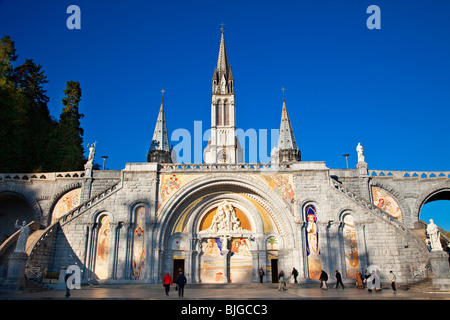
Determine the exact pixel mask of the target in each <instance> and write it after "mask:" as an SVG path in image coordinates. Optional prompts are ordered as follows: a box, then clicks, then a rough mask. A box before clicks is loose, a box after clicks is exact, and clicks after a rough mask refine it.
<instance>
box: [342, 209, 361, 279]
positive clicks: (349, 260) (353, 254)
mask: <svg viewBox="0 0 450 320" xmlns="http://www.w3.org/2000/svg"><path fill="white" fill-rule="evenodd" d="M342 238H343V240H344V256H345V257H344V258H345V270H346V277H347V279H356V273H357V272H358V271H359V257H358V245H357V242H356V228H355V222H354V219H353V216H352V215H351V214H346V215H345V216H344V218H343V227H342Z"/></svg>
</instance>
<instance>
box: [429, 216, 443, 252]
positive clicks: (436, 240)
mask: <svg viewBox="0 0 450 320" xmlns="http://www.w3.org/2000/svg"><path fill="white" fill-rule="evenodd" d="M427 233H428V236H429V237H430V244H431V251H441V250H442V245H441V240H440V238H441V232H440V231H439V228H438V226H437V225H436V224H435V223H434V222H433V219H430V224H429V225H428V226H427Z"/></svg>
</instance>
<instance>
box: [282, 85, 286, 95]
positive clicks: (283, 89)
mask: <svg viewBox="0 0 450 320" xmlns="http://www.w3.org/2000/svg"><path fill="white" fill-rule="evenodd" d="M285 90H286V89H285V88H284V86H283V87H282V88H281V91H283V98H284V91H285Z"/></svg>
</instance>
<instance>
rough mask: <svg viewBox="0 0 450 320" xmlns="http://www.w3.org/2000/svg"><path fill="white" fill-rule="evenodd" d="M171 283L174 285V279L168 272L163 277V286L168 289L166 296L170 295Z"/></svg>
mask: <svg viewBox="0 0 450 320" xmlns="http://www.w3.org/2000/svg"><path fill="white" fill-rule="evenodd" d="M171 285H173V280H172V277H171V276H170V274H169V273H168V272H167V273H166V275H165V276H164V278H163V286H164V289H165V291H166V296H168V295H169V291H170V286H171Z"/></svg>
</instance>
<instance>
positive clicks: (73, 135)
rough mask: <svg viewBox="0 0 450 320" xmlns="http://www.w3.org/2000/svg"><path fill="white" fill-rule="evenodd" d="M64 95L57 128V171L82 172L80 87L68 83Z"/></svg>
mask: <svg viewBox="0 0 450 320" xmlns="http://www.w3.org/2000/svg"><path fill="white" fill-rule="evenodd" d="M64 94H65V95H66V96H65V97H64V98H63V99H62V103H63V105H64V108H63V110H62V113H61V116H60V120H59V126H58V137H59V139H60V142H59V161H58V163H59V166H60V167H59V171H71V170H83V166H84V162H85V159H84V156H83V154H84V148H83V134H84V131H83V129H82V128H81V123H80V119H81V118H83V117H84V115H83V114H80V112H79V108H78V105H79V103H80V101H81V87H80V84H79V83H78V82H76V81H68V82H67V84H66V89H65V90H64Z"/></svg>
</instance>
